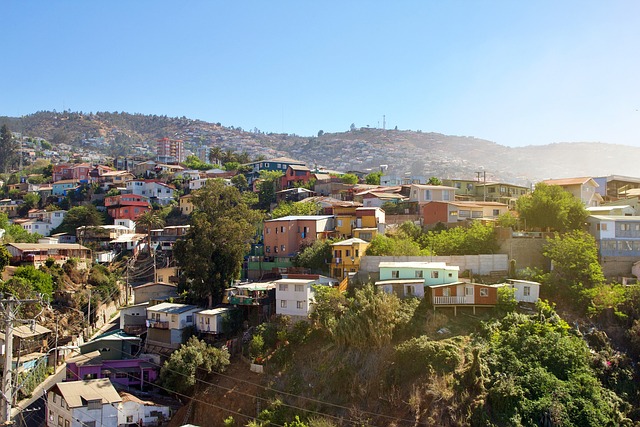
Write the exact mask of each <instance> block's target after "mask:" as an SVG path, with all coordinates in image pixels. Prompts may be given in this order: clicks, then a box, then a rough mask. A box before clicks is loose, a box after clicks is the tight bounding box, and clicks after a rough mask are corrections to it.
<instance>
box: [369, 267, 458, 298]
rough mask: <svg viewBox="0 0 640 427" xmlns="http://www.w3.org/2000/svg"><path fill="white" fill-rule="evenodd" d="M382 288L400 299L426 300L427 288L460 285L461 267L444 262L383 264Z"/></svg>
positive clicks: (380, 282)
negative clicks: (425, 290) (450, 284)
mask: <svg viewBox="0 0 640 427" xmlns="http://www.w3.org/2000/svg"><path fill="white" fill-rule="evenodd" d="M379 268H380V280H379V281H377V282H376V286H380V287H381V289H382V290H383V291H384V292H387V293H395V294H396V295H398V296H399V297H408V296H415V297H418V298H424V295H425V292H424V289H425V287H430V286H437V285H445V284H449V283H458V273H459V272H460V267H458V266H454V265H447V264H446V263H444V262H381V263H380V265H379Z"/></svg>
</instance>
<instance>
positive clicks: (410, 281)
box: [375, 279, 424, 286]
mask: <svg viewBox="0 0 640 427" xmlns="http://www.w3.org/2000/svg"><path fill="white" fill-rule="evenodd" d="M413 283H417V284H420V285H424V279H391V280H380V281H377V282H375V285H376V286H381V285H408V284H413Z"/></svg>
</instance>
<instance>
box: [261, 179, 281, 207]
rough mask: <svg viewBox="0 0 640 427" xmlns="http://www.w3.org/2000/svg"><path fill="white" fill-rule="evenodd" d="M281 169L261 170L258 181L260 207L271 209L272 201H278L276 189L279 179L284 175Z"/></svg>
mask: <svg viewBox="0 0 640 427" xmlns="http://www.w3.org/2000/svg"><path fill="white" fill-rule="evenodd" d="M282 175H283V173H282V172H281V171H267V170H262V171H260V178H259V179H260V180H259V181H258V208H259V209H263V210H269V208H270V207H271V204H272V203H275V201H276V189H277V188H278V181H280V178H281V177H282Z"/></svg>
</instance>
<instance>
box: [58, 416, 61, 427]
mask: <svg viewBox="0 0 640 427" xmlns="http://www.w3.org/2000/svg"><path fill="white" fill-rule="evenodd" d="M58 425H59V426H60V427H62V415H58Z"/></svg>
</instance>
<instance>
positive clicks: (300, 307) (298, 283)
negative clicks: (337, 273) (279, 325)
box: [273, 274, 338, 320]
mask: <svg viewBox="0 0 640 427" xmlns="http://www.w3.org/2000/svg"><path fill="white" fill-rule="evenodd" d="M273 283H274V284H275V285H276V314H282V315H287V316H290V317H291V318H293V319H295V320H305V319H307V318H308V317H309V313H310V312H311V310H312V309H313V302H314V299H313V297H314V295H315V291H314V289H313V288H314V287H315V286H332V285H336V284H337V283H338V282H337V281H336V280H335V279H331V278H329V277H326V276H321V275H317V274H315V275H313V274H289V275H287V277H285V278H282V279H279V280H275V281H274V282H273Z"/></svg>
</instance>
